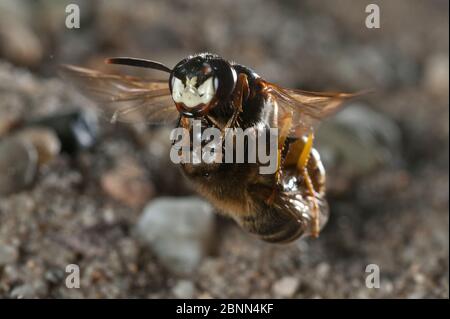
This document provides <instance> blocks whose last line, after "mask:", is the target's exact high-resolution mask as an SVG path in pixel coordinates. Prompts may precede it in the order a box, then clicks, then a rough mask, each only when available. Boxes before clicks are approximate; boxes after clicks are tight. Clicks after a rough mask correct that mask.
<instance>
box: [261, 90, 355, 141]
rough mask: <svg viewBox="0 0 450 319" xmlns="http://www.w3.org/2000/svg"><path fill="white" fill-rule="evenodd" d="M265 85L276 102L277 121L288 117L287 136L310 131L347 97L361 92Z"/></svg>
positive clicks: (337, 108)
mask: <svg viewBox="0 0 450 319" xmlns="http://www.w3.org/2000/svg"><path fill="white" fill-rule="evenodd" d="M265 87H266V88H267V91H266V92H267V93H268V94H269V95H271V97H272V98H273V99H274V100H275V101H276V102H277V105H278V123H279V124H280V123H281V121H284V120H285V119H286V118H289V119H290V121H289V122H291V128H290V130H289V136H290V137H296V138H299V137H302V136H304V135H306V134H309V133H312V132H313V131H314V129H315V127H316V126H317V124H318V123H319V122H320V121H321V120H322V119H323V118H325V117H327V116H330V115H331V114H334V113H335V112H336V111H338V110H339V109H340V108H341V106H342V105H343V103H344V102H345V101H347V100H348V99H350V98H353V97H356V96H359V95H361V94H362V92H361V93H341V92H310V91H304V90H297V89H286V88H282V87H280V86H277V85H275V84H272V83H268V82H266V83H265ZM279 127H281V125H279Z"/></svg>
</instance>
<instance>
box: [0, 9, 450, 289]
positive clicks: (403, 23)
mask: <svg viewBox="0 0 450 319" xmlns="http://www.w3.org/2000/svg"><path fill="white" fill-rule="evenodd" d="M70 2H72V3H78V4H79V5H80V10H81V16H82V19H81V28H80V29H77V30H69V29H66V28H65V27H64V18H65V11H64V8H65V5H66V3H65V2H64V1H60V2H53V1H35V2H31V1H2V3H1V5H0V21H1V22H0V143H16V142H15V140H14V138H15V136H16V135H17V134H19V133H20V132H23V131H24V130H26V129H27V127H29V126H32V125H31V124H30V123H33V122H36V121H38V119H42V117H46V116H54V115H55V114H56V115H58V114H61V113H64V112H67V111H70V110H78V111H79V110H87V111H89V110H93V109H95V108H94V107H93V106H92V104H91V103H90V102H88V101H87V100H85V99H84V98H83V97H81V96H80V95H79V94H78V93H77V92H75V91H74V90H73V89H72V88H71V87H70V86H69V85H68V83H67V82H66V81H63V80H61V79H60V78H59V77H58V76H57V74H56V70H57V66H58V65H59V64H60V63H75V64H79V65H83V66H87V67H92V68H96V69H101V70H116V71H117V70H120V71H122V72H128V73H135V72H139V71H136V70H131V69H128V68H120V69H118V68H117V69H113V68H109V67H105V66H104V65H103V64H102V62H101V61H102V60H103V59H104V58H105V57H108V56H116V55H129V56H137V57H147V58H150V59H154V60H160V61H163V62H164V63H166V64H168V65H174V64H175V63H176V62H177V61H179V60H181V59H182V58H183V57H185V56H187V55H188V54H191V53H194V52H198V51H203V50H207V51H211V52H215V53H218V54H220V55H222V56H223V57H225V58H227V59H230V60H235V61H238V62H240V63H242V64H245V65H248V66H250V67H252V68H254V69H255V70H256V71H257V72H258V73H259V74H260V75H261V76H263V77H265V78H266V79H268V80H270V81H273V82H276V83H279V84H281V85H285V86H289V87H298V88H303V89H310V90H316V91H318V90H327V89H333V90H342V91H358V90H361V89H366V88H373V89H375V93H373V94H371V95H368V96H366V97H363V98H362V99H360V100H359V101H358V103H357V104H354V105H353V107H356V108H358V105H362V109H366V110H372V111H373V112H376V114H378V115H379V116H380V118H379V120H377V124H376V125H375V126H374V127H375V128H374V131H375V133H374V135H373V136H374V138H372V139H365V138H364V134H363V133H362V137H360V136H359V135H358V134H359V133H358V134H356V135H354V134H352V133H350V134H348V135H342V136H353V137H354V136H356V138H354V139H352V140H350V138H349V141H348V143H344V144H343V145H340V144H339V143H338V142H330V141H334V140H333V139H331V138H330V136H331V137H335V136H336V131H334V130H336V127H342V126H344V127H346V129H350V132H361V131H351V130H352V129H354V127H353V128H352V126H350V128H349V127H348V124H342V123H343V122H333V120H330V122H329V123H327V124H325V125H324V127H323V133H322V134H323V135H322V136H321V138H319V139H318V140H317V144H318V145H319V148H320V146H321V145H320V144H321V140H322V141H323V142H322V149H323V150H324V153H326V152H327V150H331V151H334V152H335V153H336V152H338V153H339V154H341V156H340V158H336V157H332V156H331V157H327V156H326V154H324V157H325V164H326V165H327V166H326V167H327V173H328V179H327V181H328V189H329V192H328V201H329V205H330V207H331V216H330V220H329V222H328V224H327V226H326V227H325V229H324V231H323V232H322V233H321V236H320V238H318V239H311V238H305V239H302V240H299V241H297V242H294V243H292V244H289V245H284V246H282V245H270V244H267V243H264V242H261V241H259V240H257V239H256V238H253V237H251V236H250V235H248V234H246V233H244V232H243V231H242V230H241V229H240V228H238V226H236V225H235V223H234V222H232V221H231V220H229V219H227V218H225V217H221V216H219V215H218V214H214V219H213V220H214V226H212V227H214V231H213V232H212V234H213V235H212V238H209V239H208V243H209V245H208V247H207V248H205V251H204V256H203V257H202V258H201V260H200V261H199V263H198V265H197V266H196V268H195V270H194V271H193V272H191V273H189V274H183V275H180V274H174V273H173V272H172V271H171V270H170V269H168V267H167V266H165V265H164V264H163V263H161V261H160V259H161V257H160V256H159V255H158V253H157V252H156V251H155V250H154V249H152V248H151V246H149V245H147V244H146V243H145V242H143V241H142V239H141V238H140V237H139V236H138V234H137V230H136V227H137V225H138V224H139V220H140V217H141V216H142V214H143V211H145V209H144V207H145V206H146V205H147V204H148V203H151V202H152V201H153V200H154V199H155V198H158V197H161V196H177V197H184V196H188V195H193V194H195V190H193V189H192V187H190V185H189V182H188V181H186V180H185V179H184V177H183V176H182V175H181V172H180V171H179V169H178V168H177V167H176V166H175V165H172V164H171V163H170V162H169V159H168V157H167V150H168V147H169V146H170V145H169V139H168V135H167V129H163V128H154V127H146V126H145V125H137V126H127V125H124V124H114V125H113V124H111V123H109V122H108V121H107V120H105V119H103V118H102V117H100V118H98V130H93V132H94V133H93V136H95V137H96V143H95V145H94V146H93V147H82V146H80V147H78V148H76V149H75V150H74V149H72V148H70V147H69V146H68V143H69V142H68V141H67V140H66V139H64V138H61V137H60V136H59V139H60V142H61V147H62V152H57V153H58V154H53V153H54V152H56V151H55V150H56V149H57V148H56V147H57V146H56V144H51V145H53V146H52V147H53V148H49V149H50V150H53V151H51V152H50V153H51V154H50V155H51V156H50V155H49V156H50V157H51V160H49V161H48V162H46V163H40V162H39V160H40V159H42V157H39V154H41V153H39V149H38V150H37V151H38V155H37V157H36V156H35V155H33V156H35V157H33V156H32V155H30V154H31V153H32V152H28V153H27V152H26V151H22V150H23V149H24V148H26V147H28V146H27V145H28V144H27V143H25V144H27V145H25V144H24V145H22V144H20V145H19V144H17V143H16V144H14V145H18V146H15V148H12V146H8V147H9V148H8V149H9V150H11V149H14V150H16V152H17V154H18V155H17V157H13V159H12V160H11V159H9V158H8V157H7V156H6V155H5V153H3V154H2V153H0V169H3V170H4V172H0V173H1V174H3V175H2V176H7V174H6V171H7V169H6V168H5V166H1V163H11V165H10V166H7V167H12V168H14V167H27V168H29V169H30V170H32V169H33V167H37V168H36V173H35V176H34V177H33V181H32V182H29V181H28V180H27V178H28V177H27V176H24V175H23V174H21V172H23V170H21V171H20V172H15V173H14V174H18V175H14V176H16V177H15V178H14V179H9V178H6V177H5V178H3V179H2V178H0V190H2V189H8V190H14V191H10V192H8V194H6V193H7V192H6V191H5V193H4V194H2V195H0V297H2V298H21V297H27V298H115V297H120V298H165V297H169V298H173V297H181V298H219V297H220V298H228V297H231V298H236V297H243V298H268V297H277V298H373V297H376V298H435V297H438V298H448V297H449V285H448V280H449V271H448V269H449V262H448V261H449V214H448V210H449V206H448V199H449V174H448V167H449V164H448V163H449V156H448V154H449V147H448V146H449V140H448V137H449V122H448V116H449V95H448V2H447V1H438V0H436V1H417V0H414V1H394V2H392V1H379V2H377V3H378V4H379V6H380V9H381V28H380V29H367V28H366V27H365V25H364V20H365V18H366V16H367V13H365V11H364V10H365V6H366V4H365V3H364V1H362V2H361V1H347V0H346V1H339V2H334V1H304V2H301V4H297V2H296V1H287V2H283V5H282V4H281V2H278V1H245V2H244V1H232V2H230V1H215V2H214V6H211V5H206V3H205V2H202V1H189V2H187V1H171V2H169V1H96V2H95V5H94V4H92V3H93V2H91V1H70ZM56 3H58V4H56ZM7 17H8V19H11V21H14V27H9V28H8V29H7V30H6V29H5V28H4V26H2V24H1V23H5V22H4V21H6V19H7ZM13 17H14V19H12V18H13ZM31 17H33V18H32V19H31ZM17 38H20V39H31V40H29V42H28V43H29V46H27V47H25V48H24V47H23V44H22V45H21V43H18V41H16V40H14V39H17ZM140 74H145V72H144V73H140ZM350 113H351V112H350ZM355 114H356V113H355ZM364 114H366V115H367V116H368V117H369V116H371V114H372V113H370V112H369V113H363V114H362V115H360V116H362V121H360V122H361V123H362V126H360V128H361V127H362V130H363V131H364V128H365V127H369V125H368V124H367V126H364V125H365V123H369V122H370V121H369V119H368V118H367V122H366V121H365V120H364ZM360 118H361V117H360ZM17 119H19V120H17ZM16 120H17V121H16ZM371 120H373V119H372V118H371ZM19 123H22V124H19ZM23 123H25V124H23ZM333 123H334V124H333ZM347 123H349V122H347ZM327 125H328V126H327ZM333 125H334V126H333ZM345 125H347V126H345ZM94 126H95V125H93V126H92V127H94ZM15 127H17V128H15ZM384 128H386V129H384ZM52 130H56V129H54V128H52ZM319 130H320V129H319ZM360 130H361V129H360ZM339 132H340V131H339ZM342 134H344V133H342ZM346 134H347V133H346ZM49 135H51V134H43V136H47V137H41V138H42V139H43V140H44V141H45V142H44V144H45V145H49V143H53V142H52V138H51V137H48V136H49ZM380 136H382V137H383V136H384V137H383V138H380ZM38 137H40V136H38ZM358 141H359V142H358ZM31 142H33V141H31ZM352 143H353V144H352ZM355 143H356V144H355ZM358 143H360V144H362V145H360V144H358ZM1 145H5V144H0V146H1ZM348 145H353V146H354V147H363V148H362V149H363V150H364V151H363V152H364V154H363V153H358V152H355V151H353V150H354V148H352V147H348V148H347V146H348ZM355 145H356V146H355ZM4 147H5V149H6V147H7V146H4ZM65 147H66V148H67V149H68V150H67V149H66V150H64V148H65ZM0 149H1V148H0ZM46 149H47V148H46ZM357 149H359V148H357ZM27 150H28V149H27ZM58 150H59V149H58ZM336 150H337V151H336ZM52 152H53V153H52ZM381 153H382V154H381ZM14 154H16V153H14ZM21 154H27V155H21ZM380 154H381V155H380ZM36 158H38V160H36ZM373 158H376V160H374V161H373V164H370V165H368V164H367V163H369V161H370V160H372V159H373ZM358 159H360V160H359V161H358ZM2 160H3V162H2ZM7 161H9V162H7ZM361 162H362V164H361ZM370 163H372V162H370ZM364 164H367V165H364ZM33 165H34V166H33ZM124 167H125V168H124ZM17 176H19V177H17ZM2 183H3V185H2ZM5 184H6V185H5ZM13 184H14V185H13ZM174 222H176V221H174ZM194 230H195V229H194ZM170 235H171V234H168V236H170ZM68 264H77V265H78V266H79V268H80V271H81V283H80V288H79V289H69V288H67V287H66V285H65V279H66V276H67V273H66V272H65V269H66V266H67V265H68ZM369 264H375V265H377V266H378V267H379V270H380V287H379V288H372V289H370V288H367V286H366V276H367V275H368V274H369V273H367V272H366V267H367V265H369Z"/></svg>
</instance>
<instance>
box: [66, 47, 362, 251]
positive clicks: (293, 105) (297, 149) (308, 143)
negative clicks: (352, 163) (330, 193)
mask: <svg viewBox="0 0 450 319" xmlns="http://www.w3.org/2000/svg"><path fill="white" fill-rule="evenodd" d="M105 62H106V63H109V64H121V65H128V66H135V67H144V68H150V69H154V70H158V71H162V72H166V73H168V74H169V76H168V79H165V80H148V79H144V78H140V77H133V76H127V75H116V74H106V73H103V72H99V71H95V70H90V69H85V68H81V67H77V66H71V65H66V66H64V69H65V72H64V73H65V74H68V75H69V76H70V78H72V79H74V80H76V82H77V83H78V85H79V86H82V87H83V89H85V90H86V91H87V92H88V93H90V95H91V96H92V97H94V98H95V99H96V100H98V101H100V102H101V103H100V104H101V105H103V109H104V110H108V111H110V112H111V114H112V121H124V122H137V121H142V120H144V121H145V122H147V123H159V124H161V123H174V124H175V123H177V124H176V125H177V126H178V127H182V128H185V129H188V130H191V129H192V120H193V119H197V120H201V121H202V125H204V127H215V128H218V129H220V130H221V131H222V132H225V130H226V129H229V128H236V127H240V128H249V127H252V128H254V129H255V130H265V129H267V127H271V128H277V129H278V136H277V142H278V143H277V150H276V151H277V168H276V171H275V172H274V173H273V174H260V173H259V171H258V166H259V165H258V163H256V164H253V163H218V164H217V163H215V164H206V163H201V164H198V165H195V164H192V163H181V167H182V170H183V171H184V173H185V175H186V176H187V178H188V179H189V180H190V181H191V182H192V183H193V184H194V185H195V187H196V189H197V191H198V192H199V193H200V194H201V195H203V196H204V197H205V198H207V199H208V200H209V201H210V202H211V203H212V204H213V205H214V206H215V207H216V208H217V209H218V210H219V211H221V212H222V213H224V214H225V215H228V216H230V217H231V218H233V219H234V220H235V221H236V222H237V223H238V224H239V225H240V226H241V227H242V228H243V229H245V230H246V231H248V232H250V233H252V234H255V235H256V236H258V237H259V238H260V239H262V240H264V241H266V242H271V243H288V242H292V241H293V240H295V239H297V238H299V237H300V236H305V235H311V236H313V237H317V236H318V235H319V232H320V231H321V229H322V228H323V227H324V225H325V224H326V222H327V220H328V215H329V208H328V205H327V202H326V199H325V192H326V185H325V182H326V181H325V177H326V176H325V169H324V166H323V164H322V162H321V159H320V155H319V153H318V152H317V150H316V149H315V148H314V147H313V140H314V130H315V128H316V127H317V124H318V123H319V122H320V121H321V120H322V119H323V118H325V117H327V116H329V115H331V114H333V113H334V112H335V111H337V110H338V109H339V108H340V107H341V105H342V104H343V102H344V101H346V100H347V99H349V98H351V97H353V96H355V95H356V94H357V93H355V94H351V93H341V92H310V91H304V90H298V89H288V88H284V87H280V86H278V85H276V84H274V83H270V82H268V81H266V80H265V79H263V78H262V77H260V76H259V75H258V74H257V73H256V72H255V71H253V70H252V69H250V68H248V67H246V66H244V65H240V64H238V63H235V62H230V61H227V60H225V59H223V58H221V57H219V56H218V55H215V54H210V53H200V54H195V55H191V56H189V57H187V58H185V59H183V60H182V61H180V62H179V63H178V64H176V65H175V67H173V68H169V67H168V66H166V65H164V64H162V63H160V62H156V61H151V60H147V59H137V58H129V57H117V58H109V59H107V60H106V61H105Z"/></svg>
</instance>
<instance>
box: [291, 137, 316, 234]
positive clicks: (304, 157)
mask: <svg viewBox="0 0 450 319" xmlns="http://www.w3.org/2000/svg"><path fill="white" fill-rule="evenodd" d="M313 140H314V135H313V134H312V133H311V134H309V136H308V139H307V140H306V143H305V146H304V147H303V150H302V152H301V154H300V157H299V159H298V162H297V170H298V171H299V172H300V173H301V174H302V176H303V178H304V180H305V184H306V188H307V189H308V192H309V195H310V196H311V199H312V205H313V207H312V230H311V235H312V236H313V237H315V238H317V237H319V232H320V219H319V203H318V201H317V197H316V191H315V190H314V185H313V183H312V181H311V177H310V176H309V173H308V169H307V167H306V166H307V165H308V161H309V158H310V155H311V150H312V145H313Z"/></svg>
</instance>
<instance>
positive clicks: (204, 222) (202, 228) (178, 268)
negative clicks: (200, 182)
mask: <svg viewBox="0 0 450 319" xmlns="http://www.w3.org/2000/svg"><path fill="white" fill-rule="evenodd" d="M137 233H138V235H139V237H140V238H141V240H142V241H143V242H144V243H145V244H146V245H148V246H149V247H150V248H151V249H152V250H153V252H154V253H155V254H156V255H157V256H158V258H159V260H160V261H161V263H162V264H163V265H164V266H165V267H166V268H167V269H169V270H170V271H172V272H174V273H176V274H179V275H190V274H192V273H193V272H194V271H195V270H196V269H197V267H198V266H199V264H200V262H201V261H202V259H203V257H204V256H205V255H206V254H207V253H208V251H209V248H210V244H211V241H212V236H213V234H214V214H213V208H212V206H211V205H210V204H209V203H208V202H206V201H204V200H202V199H200V198H197V197H162V198H158V199H156V200H154V201H152V202H150V204H148V205H147V207H145V209H144V212H143V214H142V217H141V218H140V220H139V223H138V225H137Z"/></svg>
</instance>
